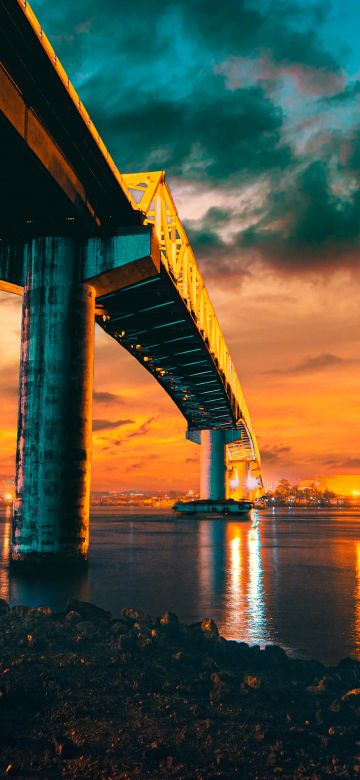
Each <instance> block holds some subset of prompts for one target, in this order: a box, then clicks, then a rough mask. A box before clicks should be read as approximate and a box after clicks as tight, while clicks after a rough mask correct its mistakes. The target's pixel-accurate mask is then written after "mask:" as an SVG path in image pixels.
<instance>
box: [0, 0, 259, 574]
mask: <svg viewBox="0 0 360 780" xmlns="http://www.w3.org/2000/svg"><path fill="white" fill-rule="evenodd" d="M0 20H1V51H2V62H1V66H0V109H1V110H0V138H1V171H2V193H3V196H4V197H3V199H2V201H3V202H2V208H1V213H0V240H1V241H0V289H1V290H5V291H8V292H12V293H15V294H18V295H22V296H23V314H22V334H21V363H20V378H19V416H18V438H17V460H16V498H15V503H14V513H13V514H14V516H13V533H12V553H11V554H12V559H13V560H14V561H29V560H31V561H35V562H37V561H41V560H44V559H46V560H48V559H50V560H53V559H55V558H56V559H57V558H59V557H60V558H64V557H66V558H68V559H69V560H73V559H75V560H77V559H86V557H87V552H88V540H89V501H90V470H91V428H92V385H93V357H94V321H96V322H97V323H98V324H99V325H100V327H102V328H103V329H104V330H105V331H106V332H107V333H108V334H109V335H110V336H111V337H112V338H113V339H114V341H115V342H117V343H118V344H120V345H121V346H122V347H124V348H125V349H126V350H127V351H128V352H130V353H131V354H132V355H133V356H134V358H136V360H137V361H138V362H139V363H141V364H142V365H143V366H144V368H145V369H146V370H147V371H149V372H150V373H151V374H152V375H153V377H154V378H155V379H156V381H157V382H158V383H159V384H160V385H161V386H162V387H163V388H164V390H165V391H166V392H167V393H168V394H169V395H170V397H171V398H172V399H173V401H174V402H175V404H176V406H177V407H178V409H179V410H180V412H181V413H182V414H183V416H184V417H185V419H186V421H187V426H188V427H187V434H186V435H187V437H188V438H189V439H190V440H191V441H193V442H194V443H197V444H198V445H200V450H201V485H200V495H201V498H210V499H216V500H221V499H224V498H226V497H234V498H240V497H246V498H255V497H257V496H258V495H260V494H261V493H262V479H261V466H260V455H259V450H258V445H257V442H256V437H255V433H254V429H253V426H252V423H251V419H250V415H249V411H248V408H247V404H246V401H245V397H244V393H243V390H242V387H241V384H240V381H239V379H238V376H237V373H236V370H235V366H234V364H233V361H232V358H231V355H230V353H229V350H228V347H227V345H226V342H225V339H224V336H223V334H222V331H221V328H220V325H219V323H218V320H217V317H216V314H215V312H214V309H213V306H212V304H211V301H210V298H209V295H208V292H207V290H206V287H205V284H204V281H203V279H202V276H201V274H200V271H199V268H198V266H197V263H196V260H195V257H194V254H193V252H192V249H191V246H190V244H189V241H188V238H187V235H186V232H185V229H184V227H183V225H182V223H181V220H180V218H179V215H178V213H177V210H176V206H175V203H174V200H173V198H172V196H171V193H170V190H169V187H168V185H167V182H166V179H165V174H164V172H163V171H156V172H141V173H127V174H124V173H121V172H120V171H119V170H118V168H117V166H116V165H115V163H114V161H113V160H112V158H111V156H110V153H109V151H108V150H107V148H106V146H105V145H104V143H103V141H102V139H101V138H100V136H99V134H98V132H97V130H96V128H95V126H94V124H93V122H92V120H91V118H90V116H89V115H88V113H87V111H86V109H85V107H84V105H83V103H82V102H81V100H80V98H79V96H78V94H77V92H76V91H75V89H74V87H73V85H72V84H71V82H70V80H69V77H68V75H67V73H66V72H65V70H64V69H63V67H62V65H61V63H60V62H59V60H58V58H57V56H56V54H55V52H54V50H53V48H52V46H51V44H50V42H49V40H48V39H47V37H46V35H45V33H44V31H43V29H42V27H41V25H40V23H39V22H38V20H37V18H36V16H35V15H34V13H33V11H32V9H31V7H30V6H29V4H28V3H27V0H1V5H0ZM115 357H116V356H115V353H114V359H115Z"/></svg>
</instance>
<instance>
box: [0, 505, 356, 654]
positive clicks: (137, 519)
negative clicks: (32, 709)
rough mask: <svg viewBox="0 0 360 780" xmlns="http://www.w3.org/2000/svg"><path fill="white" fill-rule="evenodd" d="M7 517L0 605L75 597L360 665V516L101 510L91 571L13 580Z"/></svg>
mask: <svg viewBox="0 0 360 780" xmlns="http://www.w3.org/2000/svg"><path fill="white" fill-rule="evenodd" d="M10 523H11V521H10V510H3V511H2V514H1V516H0V596H1V597H2V598H5V599H7V600H9V601H10V603H11V604H28V605H32V606H34V605H36V604H48V605H50V606H51V607H52V608H53V609H55V610H61V609H63V608H64V606H65V604H66V602H67V600H68V599H69V598H71V597H74V598H78V599H81V600H86V601H93V602H94V603H96V604H98V605H99V606H102V607H104V608H105V609H109V610H110V611H111V612H112V613H113V614H114V616H118V615H120V612H121V609H122V608H123V607H124V606H133V607H137V608H139V609H142V610H144V611H145V612H148V613H150V614H153V615H159V614H161V613H162V612H164V611H166V610H171V611H173V612H176V613H177V614H178V615H179V617H180V618H181V619H182V620H183V621H186V622H192V621H195V620H198V619H200V618H202V617H204V616H211V617H213V618H214V620H216V622H217V623H218V626H219V629H220V631H221V633H222V634H223V635H224V636H225V637H227V638H229V639H230V638H231V639H237V640H244V641H246V642H249V643H250V644H260V645H264V644H269V643H276V644H280V645H281V646H282V647H284V648H285V649H286V650H288V651H289V652H291V653H292V654H293V655H296V656H300V657H304V658H309V657H313V658H319V659H321V660H322V661H324V662H326V663H335V662H337V661H338V660H339V659H340V658H343V657H345V656H352V657H354V658H358V659H359V660H360V540H359V529H360V512H359V511H354V510H353V509H351V510H350V509H342V510H331V509H327V508H326V509H325V508H321V509H319V510H316V509H315V510H313V509H311V510H310V509H304V510H301V509H296V510H292V511H291V510H286V509H277V510H276V511H273V512H272V511H271V510H264V511H260V510H256V511H253V512H252V514H251V518H250V519H249V520H246V521H241V522H236V521H233V520H228V519H194V518H188V519H184V518H177V517H174V516H172V515H171V514H170V513H169V512H161V510H153V511H150V510H149V511H147V510H142V509H139V508H134V509H133V510H130V509H128V510H124V509H122V508H121V509H117V508H115V507H111V508H107V509H104V510H98V509H97V508H96V509H94V510H93V513H92V519H91V549H90V562H89V568H88V571H87V572H86V573H81V574H79V575H76V576H74V575H70V576H69V574H68V573H67V572H66V571H64V574H63V577H61V578H59V577H57V578H54V579H41V580H36V579H34V578H31V579H29V578H27V577H24V576H19V574H16V575H15V574H13V573H10V574H9V569H8V555H9V535H10Z"/></svg>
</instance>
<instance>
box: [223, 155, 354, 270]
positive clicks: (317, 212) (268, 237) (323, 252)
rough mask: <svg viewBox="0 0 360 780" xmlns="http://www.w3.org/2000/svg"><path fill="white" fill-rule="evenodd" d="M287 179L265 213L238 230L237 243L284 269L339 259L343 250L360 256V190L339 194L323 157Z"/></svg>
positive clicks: (344, 256) (345, 254)
mask: <svg viewBox="0 0 360 780" xmlns="http://www.w3.org/2000/svg"><path fill="white" fill-rule="evenodd" d="M284 184H285V186H283V187H281V188H279V189H278V190H277V191H275V192H272V193H271V195H269V197H268V199H267V202H266V204H265V206H264V214H263V217H262V219H260V220H259V221H258V223H257V224H255V225H254V226H252V227H249V228H247V229H246V230H243V231H241V232H239V233H238V235H237V236H236V238H235V244H237V245H238V246H239V247H241V248H242V249H244V250H245V249H246V250H251V249H253V250H257V251H258V252H259V254H260V255H261V256H262V257H263V258H264V259H265V260H267V261H269V262H270V263H271V264H273V265H275V266H277V267H282V268H283V269H292V268H294V267H295V268H298V269H303V268H305V269H312V268H315V269H316V268H317V267H318V266H322V265H324V264H326V265H334V264H336V265H338V264H339V256H340V255H341V257H342V259H343V261H345V262H346V260H347V259H348V260H349V261H350V262H358V261H357V251H356V252H355V250H357V246H358V242H359V237H360V191H359V190H355V191H354V192H353V194H352V195H351V196H347V197H346V196H345V194H344V195H343V196H342V195H340V194H335V193H334V191H333V189H332V188H331V185H330V173H329V169H328V167H327V165H326V164H325V163H324V162H323V161H320V160H319V161H315V162H312V163H310V164H309V165H307V166H306V168H305V169H304V170H301V171H300V172H299V174H298V175H296V176H295V177H294V178H293V179H292V181H291V182H289V183H288V184H287V183H286V182H285V183H284ZM286 184H287V186H286ZM355 255H356V257H355Z"/></svg>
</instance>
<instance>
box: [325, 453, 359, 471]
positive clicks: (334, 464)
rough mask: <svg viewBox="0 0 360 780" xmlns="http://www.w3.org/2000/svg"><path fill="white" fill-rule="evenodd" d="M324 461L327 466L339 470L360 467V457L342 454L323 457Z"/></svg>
mask: <svg viewBox="0 0 360 780" xmlns="http://www.w3.org/2000/svg"><path fill="white" fill-rule="evenodd" d="M323 463H324V465H325V466H330V467H331V468H336V469H337V470H339V471H341V470H344V469H345V471H347V470H348V469H359V468H360V458H344V457H342V455H340V454H337V455H332V456H331V457H329V456H327V457H326V458H324V459H323Z"/></svg>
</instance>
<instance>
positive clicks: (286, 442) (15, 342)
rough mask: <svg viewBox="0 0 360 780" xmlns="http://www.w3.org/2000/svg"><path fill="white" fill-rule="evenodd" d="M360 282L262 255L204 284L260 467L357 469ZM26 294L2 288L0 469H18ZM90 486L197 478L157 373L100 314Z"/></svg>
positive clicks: (191, 450) (191, 447) (301, 475)
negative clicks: (303, 270)
mask: <svg viewBox="0 0 360 780" xmlns="http://www.w3.org/2000/svg"><path fill="white" fill-rule="evenodd" d="M359 286H360V285H359V282H358V280H357V279H356V278H355V274H353V273H352V272H351V271H341V272H340V271H339V272H336V273H332V274H331V275H330V276H329V277H327V276H326V274H325V273H323V274H322V275H321V276H315V275H311V274H308V275H307V276H305V277H304V276H300V275H299V276H298V277H296V276H289V275H286V274H281V273H280V272H279V273H275V272H274V271H269V270H268V269H266V268H264V267H262V266H261V265H260V264H259V265H258V266H255V267H253V268H252V270H251V273H249V274H248V275H244V276H236V275H234V276H233V277H231V276H227V275H226V274H224V278H223V279H222V280H219V277H217V278H216V282H212V279H211V275H210V278H209V280H208V289H209V292H210V295H211V298H212V300H213V303H214V305H215V308H216V311H217V313H218V317H219V321H220V324H221V326H222V329H223V331H224V334H225V337H226V340H227V342H228V345H229V348H230V350H231V353H232V355H233V357H234V361H235V364H236V367H237V370H238V373H239V376H240V379H241V381H242V384H243V387H244V391H245V394H246V397H247V398H248V402H249V407H250V413H251V415H252V419H253V423H254V425H255V430H256V432H257V436H258V440H259V445H260V451H261V454H262V460H263V467H264V478H265V482H266V481H267V480H272V481H273V482H276V481H277V480H278V479H280V478H282V477H286V478H288V479H290V480H294V481H297V480H300V479H306V478H312V477H315V476H316V475H317V474H321V475H327V474H328V475H331V474H333V475H335V474H354V475H355V474H357V473H358V472H359V470H360V457H359V454H358V439H359V428H360V409H359V400H358V386H359V381H360V361H359V358H358V349H357V339H358V333H359V324H360V323H359V319H360V315H359V309H358V296H359ZM20 322H21V298H20V297H17V296H13V295H10V294H6V293H1V298H0V339H1V342H0V356H1V357H0V360H1V386H0V398H1V410H2V414H1V420H0V424H1V439H2V449H1V461H0V475H1V478H2V479H3V480H4V479H7V480H9V479H12V478H13V475H14V470H15V446H16V416H17V374H18V363H19V354H20ZM94 386H95V393H94V409H93V413H94V426H93V427H94V431H93V467H92V489H93V490H126V489H129V490H130V489H145V490H147V489H154V490H156V489H159V490H170V489H174V490H189V489H192V490H197V489H198V484H199V448H198V447H197V445H195V444H192V443H191V442H187V441H185V430H186V423H185V420H184V419H183V418H182V416H181V414H180V412H179V411H178V410H177V408H176V407H175V406H174V404H173V402H172V401H171V399H170V398H169V397H168V396H167V395H166V394H165V392H164V391H163V390H162V388H161V387H160V386H159V385H158V384H157V383H156V381H154V379H153V378H152V377H151V376H150V375H149V374H148V373H147V372H146V371H145V370H144V369H143V368H142V367H141V366H140V365H138V364H137V362H136V361H135V360H133V359H132V357H131V356H130V355H128V354H127V353H126V352H125V350H123V349H122V348H121V347H119V346H117V345H115V344H114V342H113V341H112V340H111V339H110V338H109V337H108V336H107V335H106V334H105V333H104V332H103V331H101V330H100V328H98V327H97V326H96V351H95V383H94Z"/></svg>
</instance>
